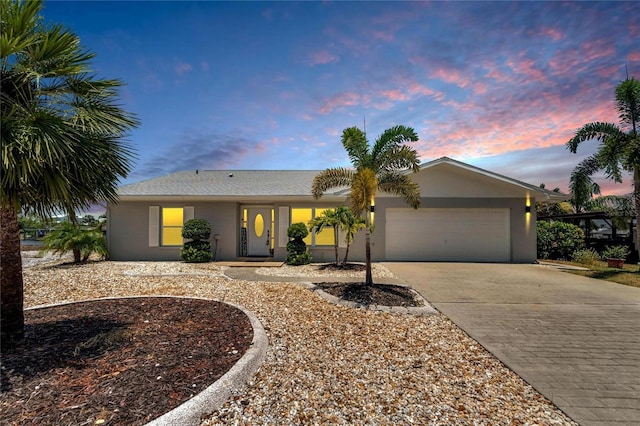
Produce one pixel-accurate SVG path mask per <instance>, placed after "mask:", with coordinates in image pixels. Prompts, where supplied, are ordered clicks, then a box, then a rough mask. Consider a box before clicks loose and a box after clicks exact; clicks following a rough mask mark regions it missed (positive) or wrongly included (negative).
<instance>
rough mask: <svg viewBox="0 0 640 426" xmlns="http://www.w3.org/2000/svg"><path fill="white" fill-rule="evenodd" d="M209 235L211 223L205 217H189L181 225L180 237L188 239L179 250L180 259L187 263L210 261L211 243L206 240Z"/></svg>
mask: <svg viewBox="0 0 640 426" xmlns="http://www.w3.org/2000/svg"><path fill="white" fill-rule="evenodd" d="M210 235H211V225H209V222H207V221H206V220H205V219H190V220H188V221H187V222H186V223H185V224H184V226H183V227H182V238H185V239H190V240H191V241H187V242H186V243H184V246H183V247H182V250H181V251H180V259H182V260H184V261H185V262H187V263H202V262H210V261H211V259H213V255H212V254H211V243H210V242H209V241H206V240H207V239H208V238H209V236H210Z"/></svg>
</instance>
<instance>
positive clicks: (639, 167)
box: [567, 77, 640, 249]
mask: <svg viewBox="0 0 640 426" xmlns="http://www.w3.org/2000/svg"><path fill="white" fill-rule="evenodd" d="M615 95H616V105H617V108H618V116H619V118H620V126H617V125H615V124H612V123H603V122H595V123H588V124H585V125H584V126H582V127H581V128H580V129H579V130H578V131H577V132H576V134H575V136H574V137H573V138H571V139H570V140H569V141H568V142H567V148H568V149H569V150H570V151H571V152H573V153H575V152H576V151H577V149H578V145H579V144H580V143H581V142H584V141H587V140H592V139H596V140H598V141H599V142H600V146H599V147H598V151H597V152H596V153H595V154H593V155H591V156H589V157H587V158H586V159H584V160H583V161H582V162H581V163H580V164H578V166H577V167H576V168H575V170H574V171H573V173H572V174H571V179H570V188H571V192H572V193H574V194H576V193H578V194H579V193H580V192H581V191H582V192H585V188H589V185H590V184H592V180H591V176H593V175H594V174H595V173H596V172H598V171H604V172H605V174H606V175H607V177H608V178H609V179H613V180H614V181H615V182H622V174H623V172H625V171H626V172H631V173H633V198H634V203H635V210H636V223H640V222H639V221H638V215H639V214H640V138H639V137H638V123H639V122H640V81H638V80H636V79H635V78H633V77H632V78H627V79H626V80H623V81H622V82H620V84H618V86H617V87H616V94H615ZM587 192H588V191H587ZM581 201H582V202H584V201H585V200H581ZM639 234H640V233H636V249H640V235H639Z"/></svg>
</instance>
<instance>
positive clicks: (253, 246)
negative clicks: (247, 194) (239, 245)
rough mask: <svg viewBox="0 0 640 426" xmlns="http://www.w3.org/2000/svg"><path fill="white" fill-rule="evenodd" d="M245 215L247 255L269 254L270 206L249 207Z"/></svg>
mask: <svg viewBox="0 0 640 426" xmlns="http://www.w3.org/2000/svg"><path fill="white" fill-rule="evenodd" d="M247 210H248V215H247V255H248V256H270V255H271V208H269V207H249V208H248V209H247Z"/></svg>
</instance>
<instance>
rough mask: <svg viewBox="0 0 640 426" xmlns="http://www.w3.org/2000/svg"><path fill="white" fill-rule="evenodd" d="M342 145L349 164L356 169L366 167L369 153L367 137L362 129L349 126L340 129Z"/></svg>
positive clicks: (369, 157)
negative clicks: (349, 161)
mask: <svg viewBox="0 0 640 426" xmlns="http://www.w3.org/2000/svg"><path fill="white" fill-rule="evenodd" d="M341 141H342V146H344V149H345V150H346V151H347V155H348V156H349V160H351V164H353V166H354V167H355V168H356V169H360V168H362V167H368V166H369V165H370V163H371V154H370V153H369V145H368V143H367V137H366V135H365V134H364V132H363V131H362V130H360V129H359V128H357V127H349V128H347V129H344V130H343V131H342V138H341Z"/></svg>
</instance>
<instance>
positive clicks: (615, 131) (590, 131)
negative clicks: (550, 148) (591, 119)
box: [567, 122, 623, 154]
mask: <svg viewBox="0 0 640 426" xmlns="http://www.w3.org/2000/svg"><path fill="white" fill-rule="evenodd" d="M621 134H623V132H622V130H620V128H619V127H618V126H616V125H615V124H612V123H601V122H595V123H589V124H585V125H584V126H582V127H581V128H580V129H579V130H578V131H577V132H576V134H575V136H574V137H572V138H571V139H570V140H569V141H568V142H567V148H568V149H569V151H571V152H572V153H574V154H575V153H576V151H577V150H578V145H579V144H580V143H581V142H584V141H588V140H592V139H596V140H598V141H600V142H604V141H605V140H606V139H607V138H610V137H619V136H620V135H621Z"/></svg>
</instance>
